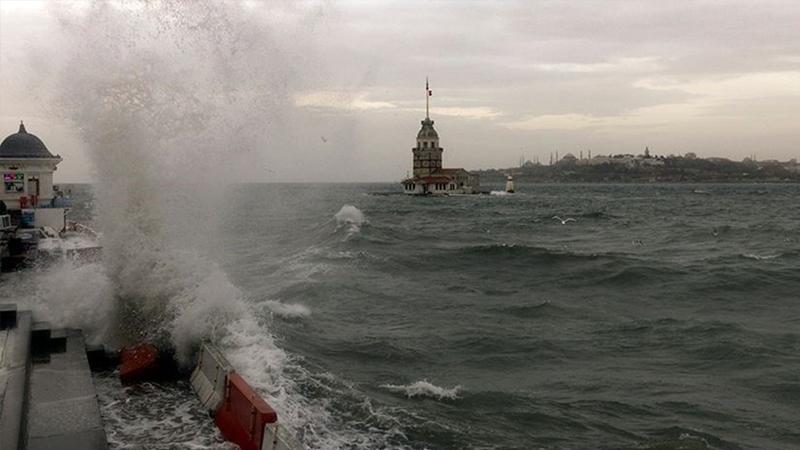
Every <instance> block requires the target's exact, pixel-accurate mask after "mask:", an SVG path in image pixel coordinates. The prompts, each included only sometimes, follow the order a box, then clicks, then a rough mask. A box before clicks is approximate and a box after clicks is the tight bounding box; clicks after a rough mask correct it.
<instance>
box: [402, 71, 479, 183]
mask: <svg viewBox="0 0 800 450" xmlns="http://www.w3.org/2000/svg"><path fill="white" fill-rule="evenodd" d="M431 95H432V92H431V90H430V88H429V85H428V81H427V80H426V81H425V120H423V121H422V128H421V129H420V130H419V133H417V145H416V147H414V148H412V149H411V153H412V154H413V166H414V176H413V177H411V178H408V179H405V180H403V182H402V184H403V191H404V192H405V193H406V194H412V195H428V194H477V193H478V192H479V190H480V182H479V178H478V175H476V174H472V173H470V172H467V171H466V170H464V169H462V168H444V167H442V153H443V152H444V149H443V148H442V147H440V146H439V134H438V133H437V132H436V130H435V129H434V128H433V120H431V117H430V97H431Z"/></svg>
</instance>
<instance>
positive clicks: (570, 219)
mask: <svg viewBox="0 0 800 450" xmlns="http://www.w3.org/2000/svg"><path fill="white" fill-rule="evenodd" d="M553 219H556V220H560V221H561V225H566V224H567V222H577V220H575V219H573V218H572V217H567V218H566V219H562V218H561V217H558V216H553Z"/></svg>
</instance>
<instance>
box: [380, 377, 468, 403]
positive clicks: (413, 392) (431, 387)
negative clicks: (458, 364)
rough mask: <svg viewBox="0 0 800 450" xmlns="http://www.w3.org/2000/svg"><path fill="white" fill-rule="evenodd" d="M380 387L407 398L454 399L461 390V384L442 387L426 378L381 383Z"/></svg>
mask: <svg viewBox="0 0 800 450" xmlns="http://www.w3.org/2000/svg"><path fill="white" fill-rule="evenodd" d="M380 387H382V388H384V389H387V390H389V391H391V392H397V393H401V394H403V395H405V396H406V397H408V398H413V397H430V398H435V399H437V400H455V399H457V398H459V394H461V392H462V389H461V386H455V387H452V388H443V387H439V386H436V385H435V384H433V383H431V382H429V381H428V380H421V381H415V382H414V383H411V384H399V385H398V384H382V385H381V386H380Z"/></svg>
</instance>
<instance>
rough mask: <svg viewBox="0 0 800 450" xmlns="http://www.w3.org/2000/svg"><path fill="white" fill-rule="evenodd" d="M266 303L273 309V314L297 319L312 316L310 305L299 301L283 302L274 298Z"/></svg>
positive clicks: (265, 303)
mask: <svg viewBox="0 0 800 450" xmlns="http://www.w3.org/2000/svg"><path fill="white" fill-rule="evenodd" d="M264 305H265V306H266V307H267V308H269V310H270V311H272V313H273V314H275V315H278V316H281V317H284V318H287V319H297V318H303V317H309V316H311V309H310V308H309V307H308V306H305V305H301V304H299V303H281V302H276V301H274V300H267V301H266V302H264Z"/></svg>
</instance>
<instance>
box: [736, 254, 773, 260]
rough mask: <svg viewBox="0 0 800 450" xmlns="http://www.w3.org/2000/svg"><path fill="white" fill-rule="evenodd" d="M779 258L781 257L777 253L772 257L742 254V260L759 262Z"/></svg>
mask: <svg viewBox="0 0 800 450" xmlns="http://www.w3.org/2000/svg"><path fill="white" fill-rule="evenodd" d="M781 256H782V255H781V254H780V253H777V254H774V255H756V254H753V253H743V254H742V258H747V259H754V260H756V261H761V260H765V259H775V258H780V257H781Z"/></svg>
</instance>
